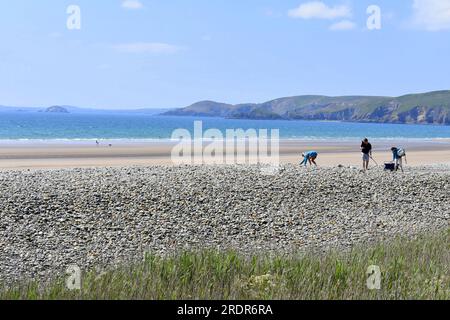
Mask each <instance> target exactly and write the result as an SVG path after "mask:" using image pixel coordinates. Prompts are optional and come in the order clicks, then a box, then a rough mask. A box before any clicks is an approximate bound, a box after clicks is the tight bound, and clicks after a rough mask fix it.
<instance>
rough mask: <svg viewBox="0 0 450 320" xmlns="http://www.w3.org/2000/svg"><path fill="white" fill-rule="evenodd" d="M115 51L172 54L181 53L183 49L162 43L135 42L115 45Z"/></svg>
mask: <svg viewBox="0 0 450 320" xmlns="http://www.w3.org/2000/svg"><path fill="white" fill-rule="evenodd" d="M114 49H116V50H117V51H119V52H125V53H152V54H171V53H177V52H178V51H180V50H181V47H178V46H174V45H171V44H167V43H160V42H134V43H123V44H118V45H115V46H114Z"/></svg>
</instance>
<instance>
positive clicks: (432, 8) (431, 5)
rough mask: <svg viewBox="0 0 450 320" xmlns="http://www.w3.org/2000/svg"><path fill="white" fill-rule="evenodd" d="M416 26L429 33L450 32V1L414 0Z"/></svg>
mask: <svg viewBox="0 0 450 320" xmlns="http://www.w3.org/2000/svg"><path fill="white" fill-rule="evenodd" d="M413 10H414V17H413V21H414V24H415V25H416V26H418V27H420V28H424V29H425V30H428V31H440V30H450V1H449V0H414V4H413Z"/></svg>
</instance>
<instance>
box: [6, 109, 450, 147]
mask: <svg viewBox="0 0 450 320" xmlns="http://www.w3.org/2000/svg"><path fill="white" fill-rule="evenodd" d="M198 120H201V121H202V122H203V129H204V130H207V129H211V128H215V129H219V130H221V131H222V132H223V133H224V134H225V130H226V129H239V128H241V129H245V130H247V129H251V128H252V129H257V130H258V129H268V130H270V129H279V130H280V137H281V138H284V139H318V140H326V139H332V140H346V139H355V138H358V139H360V138H362V137H370V138H372V139H440V138H442V139H444V138H447V139H448V138H450V127H449V126H431V125H402V124H374V123H349V122H322V121H280V120H267V121H259V120H234V119H219V118H193V117H166V116H153V115H145V114H132V113H130V114H128V113H117V114H116V113H111V114H105V113H101V114H51V113H28V112H26V113H18V112H16V113H0V140H2V141H5V140H6V141H7V140H10V141H11V140H92V139H103V140H141V139H151V140H153V139H170V138H171V136H172V132H173V131H174V130H175V129H187V130H189V131H190V132H193V128H194V121H198Z"/></svg>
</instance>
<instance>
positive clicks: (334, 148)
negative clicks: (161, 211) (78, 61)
mask: <svg viewBox="0 0 450 320" xmlns="http://www.w3.org/2000/svg"><path fill="white" fill-rule="evenodd" d="M371 142H372V144H373V146H374V158H375V159H376V161H377V162H378V164H379V165H382V164H383V162H387V161H391V152H390V147H392V146H393V145H394V141H393V140H389V139H371ZM395 142H397V145H401V146H402V147H404V148H406V150H407V159H408V164H409V165H410V166H417V165H424V164H450V139H439V140H436V139H419V140H412V139H408V140H401V139H399V140H395ZM110 143H111V144H112V146H109V143H104V142H101V144H100V146H97V145H96V144H95V140H93V141H86V140H84V141H81V140H80V141H75V142H66V141H60V140H57V141H55V140H48V141H45V142H41V141H11V142H8V143H5V142H4V141H1V140H0V170H3V171H4V170H15V169H47V168H48V169H64V168H86V167H124V166H152V165H169V166H170V165H174V163H173V162H172V160H171V152H172V149H173V147H174V146H175V145H177V142H175V141H168V140H152V141H149V140H145V141H142V140H130V141H128V140H127V141H124V140H121V141H118V140H115V142H113V141H112V140H111V141H110ZM359 143H360V142H359V140H358V139H354V140H351V141H349V140H336V139H335V140H328V141H324V140H304V139H303V140H300V139H280V163H281V164H298V163H299V161H300V158H301V153H302V152H304V151H309V150H316V151H317V152H318V153H319V157H318V164H319V166H322V167H333V166H337V165H344V166H358V167H359V166H361V154H360V151H359ZM205 145H206V143H205ZM242 161H243V160H242ZM242 161H240V162H242Z"/></svg>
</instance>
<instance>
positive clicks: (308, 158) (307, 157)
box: [300, 151, 319, 167]
mask: <svg viewBox="0 0 450 320" xmlns="http://www.w3.org/2000/svg"><path fill="white" fill-rule="evenodd" d="M318 155H319V154H318V153H317V152H316V151H309V152H307V153H302V157H303V161H302V162H301V163H300V165H303V164H304V165H305V167H306V166H307V165H308V162H309V164H310V165H311V166H312V165H313V164H314V165H315V166H316V167H317V163H316V159H317V156H318Z"/></svg>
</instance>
